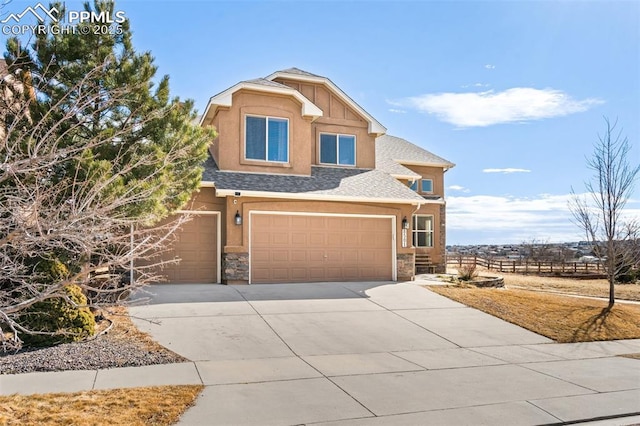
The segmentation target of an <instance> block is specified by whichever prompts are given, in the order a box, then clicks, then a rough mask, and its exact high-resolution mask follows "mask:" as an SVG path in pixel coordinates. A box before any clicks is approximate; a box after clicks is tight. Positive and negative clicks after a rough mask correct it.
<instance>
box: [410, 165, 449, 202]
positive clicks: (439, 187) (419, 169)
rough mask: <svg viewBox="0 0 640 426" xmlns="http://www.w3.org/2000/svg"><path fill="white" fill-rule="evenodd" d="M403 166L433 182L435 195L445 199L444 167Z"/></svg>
mask: <svg viewBox="0 0 640 426" xmlns="http://www.w3.org/2000/svg"><path fill="white" fill-rule="evenodd" d="M403 165H404V166H405V167H406V168H408V169H410V170H412V171H414V172H416V173H418V174H420V175H421V176H422V178H423V179H431V180H433V195H440V196H441V197H444V171H443V169H442V167H428V166H413V165H407V164H403Z"/></svg>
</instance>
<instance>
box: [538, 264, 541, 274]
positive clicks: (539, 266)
mask: <svg viewBox="0 0 640 426" xmlns="http://www.w3.org/2000/svg"><path fill="white" fill-rule="evenodd" d="M540 268H541V265H540V262H538V273H540Z"/></svg>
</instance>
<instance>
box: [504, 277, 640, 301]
mask: <svg viewBox="0 0 640 426" xmlns="http://www.w3.org/2000/svg"><path fill="white" fill-rule="evenodd" d="M499 275H500V276H501V277H504V283H505V285H506V286H507V287H521V288H526V289H529V290H550V291H559V292H563V293H568V294H578V295H582V296H594V297H604V298H608V297H609V283H607V281H606V280H603V279H600V280H575V279H571V278H555V277H538V276H535V275H518V274H502V273H501V274H499ZM615 296H616V299H622V300H636V301H640V284H616V286H615Z"/></svg>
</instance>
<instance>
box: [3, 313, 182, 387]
mask: <svg viewBox="0 0 640 426" xmlns="http://www.w3.org/2000/svg"><path fill="white" fill-rule="evenodd" d="M120 309H122V308H120ZM122 312H124V310H122ZM111 319H112V320H113V322H114V326H113V327H112V328H111V329H110V330H109V331H108V332H106V333H104V334H101V335H99V336H98V337H96V338H94V339H93V340H88V341H85V342H78V343H65V344H61V345H57V346H52V347H48V348H39V349H23V350H21V351H19V352H17V353H16V352H10V353H2V352H0V374H20V373H31V372H35V371H64V370H95V369H104V368H115V367H134V366H142V365H154V364H169V363H174V362H184V361H187V360H186V359H185V358H184V357H182V356H180V355H177V354H175V353H174V352H171V351H170V350H168V349H166V348H164V347H163V346H160V345H159V344H157V343H155V342H154V341H153V340H151V338H149V336H147V335H146V334H144V333H142V332H140V331H139V330H137V329H136V328H135V326H133V324H132V323H131V321H130V320H129V317H128V316H126V315H123V314H121V313H119V314H118V315H115V316H111Z"/></svg>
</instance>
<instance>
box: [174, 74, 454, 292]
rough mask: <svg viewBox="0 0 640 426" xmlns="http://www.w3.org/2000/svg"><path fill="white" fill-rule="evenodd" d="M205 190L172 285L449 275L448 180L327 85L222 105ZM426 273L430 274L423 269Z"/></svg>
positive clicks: (215, 103) (222, 97)
mask: <svg viewBox="0 0 640 426" xmlns="http://www.w3.org/2000/svg"><path fill="white" fill-rule="evenodd" d="M200 124H201V125H202V126H215V128H216V129H217V131H218V133H219V136H218V137H217V138H216V139H215V140H213V141H212V143H211V146H210V149H209V152H210V157H209V159H208V160H207V161H206V162H205V164H204V174H203V181H202V185H201V188H200V191H199V192H198V193H197V194H196V195H195V196H194V198H193V200H192V204H191V207H190V210H192V211H194V212H196V213H197V214H196V215H195V219H194V220H192V221H191V222H189V223H188V224H186V225H185V226H184V227H183V229H182V230H181V231H180V233H179V238H178V241H177V243H176V245H175V246H174V247H173V251H172V252H171V253H169V254H168V256H169V257H173V256H175V257H179V258H181V259H182V261H181V262H180V263H179V264H177V265H171V266H168V267H166V269H165V270H164V271H163V272H164V273H165V274H166V275H167V276H168V279H169V281H171V282H176V283H182V282H184V283H189V282H200V283H202V282H214V283H215V282H224V283H228V284H234V283H280V282H310V281H353V280H360V281H370V280H384V281H396V280H410V279H412V278H413V277H414V275H415V274H416V268H417V267H419V268H422V270H424V271H429V270H431V271H436V272H441V271H444V269H445V257H444V253H445V234H446V226H445V223H446V221H445V201H444V173H445V172H446V171H447V170H449V169H450V168H452V167H454V164H453V163H451V162H449V161H447V160H445V159H443V158H441V157H439V156H437V155H435V154H433V153H431V152H429V151H427V150H425V149H423V148H420V147H419V146H417V145H414V144H413V143H411V142H409V141H407V140H405V139H402V138H399V137H395V136H390V135H387V134H386V132H387V129H386V128H385V127H384V126H382V124H380V123H379V122H378V121H377V120H376V119H375V118H374V117H372V116H371V115H370V114H369V113H368V112H367V111H365V110H364V109H363V108H362V107H361V106H360V105H358V104H357V103H356V102H354V101H353V99H351V98H350V97H349V96H348V95H347V94H346V93H344V92H343V91H342V90H341V89H340V88H338V87H337V86H336V85H335V84H334V83H333V82H332V81H331V80H329V79H328V78H326V77H322V76H318V75H315V74H311V73H309V72H305V71H302V70H299V69H297V68H290V69H287V70H283V71H278V72H275V73H273V74H271V75H269V76H267V77H266V78H258V79H255V80H248V81H241V82H239V83H237V84H235V85H234V86H232V87H230V88H228V89H226V90H224V91H222V92H220V93H218V94H217V95H215V96H213V97H212V98H211V99H210V100H209V103H208V105H207V108H206V110H205V112H204V115H203V116H202V118H201V121H200ZM418 272H420V270H419V271H418Z"/></svg>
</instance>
